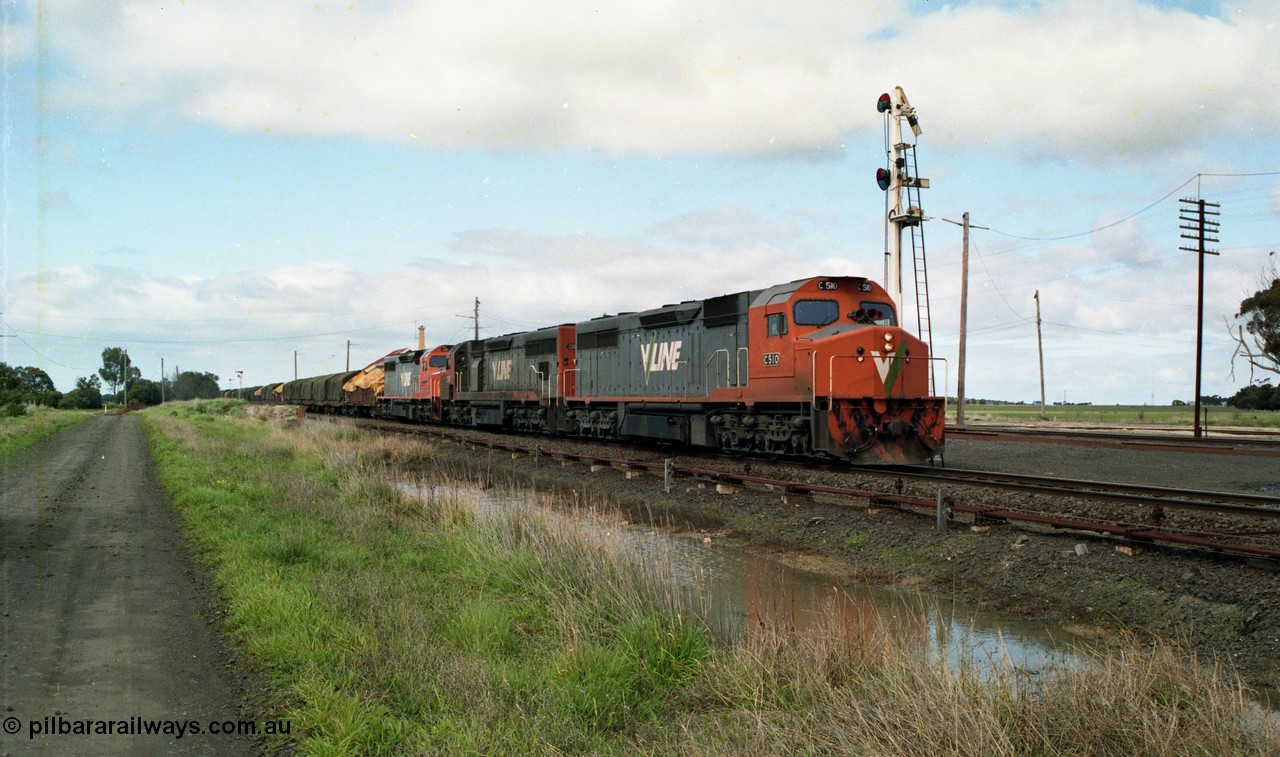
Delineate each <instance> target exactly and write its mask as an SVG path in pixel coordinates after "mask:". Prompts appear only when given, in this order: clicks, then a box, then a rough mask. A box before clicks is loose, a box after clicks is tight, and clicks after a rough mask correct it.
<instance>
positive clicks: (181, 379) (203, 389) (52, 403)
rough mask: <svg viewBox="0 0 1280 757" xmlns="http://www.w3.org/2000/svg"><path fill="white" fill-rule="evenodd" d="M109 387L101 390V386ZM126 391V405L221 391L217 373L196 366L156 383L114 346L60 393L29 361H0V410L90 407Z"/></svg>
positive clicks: (122, 395) (213, 394)
mask: <svg viewBox="0 0 1280 757" xmlns="http://www.w3.org/2000/svg"><path fill="white" fill-rule="evenodd" d="M104 384H105V385H107V386H110V387H111V392H110V393H108V394H104V393H103V391H102V387H103V386H104ZM126 394H127V395H128V398H129V405H130V406H131V407H132V406H144V407H145V406H148V405H159V404H160V402H161V398H162V397H163V398H164V399H165V400H192V399H212V398H214V397H218V396H220V395H221V394H222V390H221V389H219V388H218V377H217V376H216V375H214V374H212V373H205V372H202V371H182V372H181V373H176V374H175V375H174V376H173V377H168V376H165V377H163V378H162V379H161V380H160V381H159V382H156V381H151V380H149V379H144V378H142V371H140V370H138V368H137V366H135V365H133V364H132V363H131V362H130V361H129V358H128V355H127V354H126V353H125V351H124V350H123V349H121V348H120V347H108V348H107V349H105V350H103V351H102V368H100V369H99V370H98V372H97V374H94V375H89V376H81V377H80V378H78V379H76V385H75V388H74V389H72V390H71V391H69V392H67V393H65V394H64V393H62V392H60V391H58V390H57V388H56V387H54V385H53V379H51V378H50V377H49V374H47V373H45V372H44V371H43V370H41V369H39V368H32V367H30V366H17V367H14V366H10V365H8V364H7V363H3V362H0V413H3V414H4V415H9V416H14V415H23V414H24V413H25V412H26V407H27V406H28V405H43V406H45V407H59V408H64V409H81V410H96V409H98V408H101V407H102V406H103V405H104V404H106V403H108V402H123V401H124V399H125V395H126Z"/></svg>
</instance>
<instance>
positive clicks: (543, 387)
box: [529, 363, 551, 400]
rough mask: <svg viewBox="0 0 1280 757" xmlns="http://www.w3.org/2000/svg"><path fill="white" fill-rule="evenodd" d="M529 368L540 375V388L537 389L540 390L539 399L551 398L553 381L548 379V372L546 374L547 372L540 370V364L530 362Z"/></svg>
mask: <svg viewBox="0 0 1280 757" xmlns="http://www.w3.org/2000/svg"><path fill="white" fill-rule="evenodd" d="M529 370H530V371H531V372H533V373H535V374H537V376H538V388H537V390H536V391H537V392H538V395H539V396H538V399H539V400H544V399H550V398H551V383H550V382H549V381H547V376H546V374H545V373H543V372H542V371H540V370H538V366H536V365H534V364H533V363H529Z"/></svg>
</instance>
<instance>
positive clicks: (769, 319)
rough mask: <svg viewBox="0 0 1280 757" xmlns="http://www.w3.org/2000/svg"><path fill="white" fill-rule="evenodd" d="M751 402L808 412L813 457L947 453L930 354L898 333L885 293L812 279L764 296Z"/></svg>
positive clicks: (759, 302) (893, 458) (856, 281)
mask: <svg viewBox="0 0 1280 757" xmlns="http://www.w3.org/2000/svg"><path fill="white" fill-rule="evenodd" d="M750 329H751V334H752V338H751V348H750V354H751V369H750V387H751V394H752V395H753V396H758V397H765V396H768V397H770V398H780V397H786V396H787V395H790V396H791V398H792V399H794V401H798V402H803V403H805V405H806V407H808V408H809V415H810V419H809V427H810V432H811V444H812V449H813V450H814V451H817V452H825V453H828V454H831V455H835V456H838V457H844V458H849V459H854V460H859V461H866V462H921V461H924V460H927V459H929V458H931V457H933V456H934V455H936V454H938V453H940V452H941V451H942V437H943V414H944V410H945V404H946V401H945V399H944V398H940V397H932V396H929V395H930V394H931V393H932V392H931V382H930V370H931V361H930V357H929V348H928V345H927V344H925V343H924V342H923V341H921V340H920V339H918V338H916V337H915V336H913V335H912V334H910V333H909V332H907V331H905V330H904V329H902V328H900V327H899V326H898V322H897V312H896V309H895V308H894V305H893V302H892V300H890V298H889V296H888V294H887V293H886V292H885V291H884V289H882V288H881V287H880V286H879V285H878V284H876V283H874V282H872V281H868V280H867V279H864V278H858V277H822V278H813V279H804V280H801V281H795V282H791V283H790V284H784V285H781V286H777V287H773V288H771V289H766V290H764V291H762V292H760V293H759V294H758V295H757V296H756V297H755V298H754V301H753V303H752V307H751V311H750Z"/></svg>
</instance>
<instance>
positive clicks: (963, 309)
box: [942, 210, 1044, 428]
mask: <svg viewBox="0 0 1280 757" xmlns="http://www.w3.org/2000/svg"><path fill="white" fill-rule="evenodd" d="M960 217H961V218H963V219H964V223H956V222H955V221H952V220H951V219H949V218H943V219H942V220H943V221H946V222H947V223H953V224H955V225H956V226H960V227H962V228H963V229H964V237H963V239H964V244H963V246H962V247H961V248H960V357H959V360H957V361H956V362H957V366H956V370H957V372H958V375H957V377H956V425H957V426H960V427H961V428H963V427H964V350H965V334H966V331H967V326H968V322H969V229H983V230H986V228H987V227H986V226H970V225H969V211H967V210H966V211H965V212H964V215H962V216H960ZM1043 373H1044V371H1043V370H1041V374H1043ZM1042 383H1043V382H1042ZM1042 393H1043V392H1042ZM1042 404H1043V403H1042Z"/></svg>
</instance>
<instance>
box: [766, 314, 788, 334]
mask: <svg viewBox="0 0 1280 757" xmlns="http://www.w3.org/2000/svg"><path fill="white" fill-rule="evenodd" d="M765 324H766V332H767V333H768V335H769V336H782V335H784V334H786V333H787V314H786V313H774V314H773V315H770V316H766V317H765Z"/></svg>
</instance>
